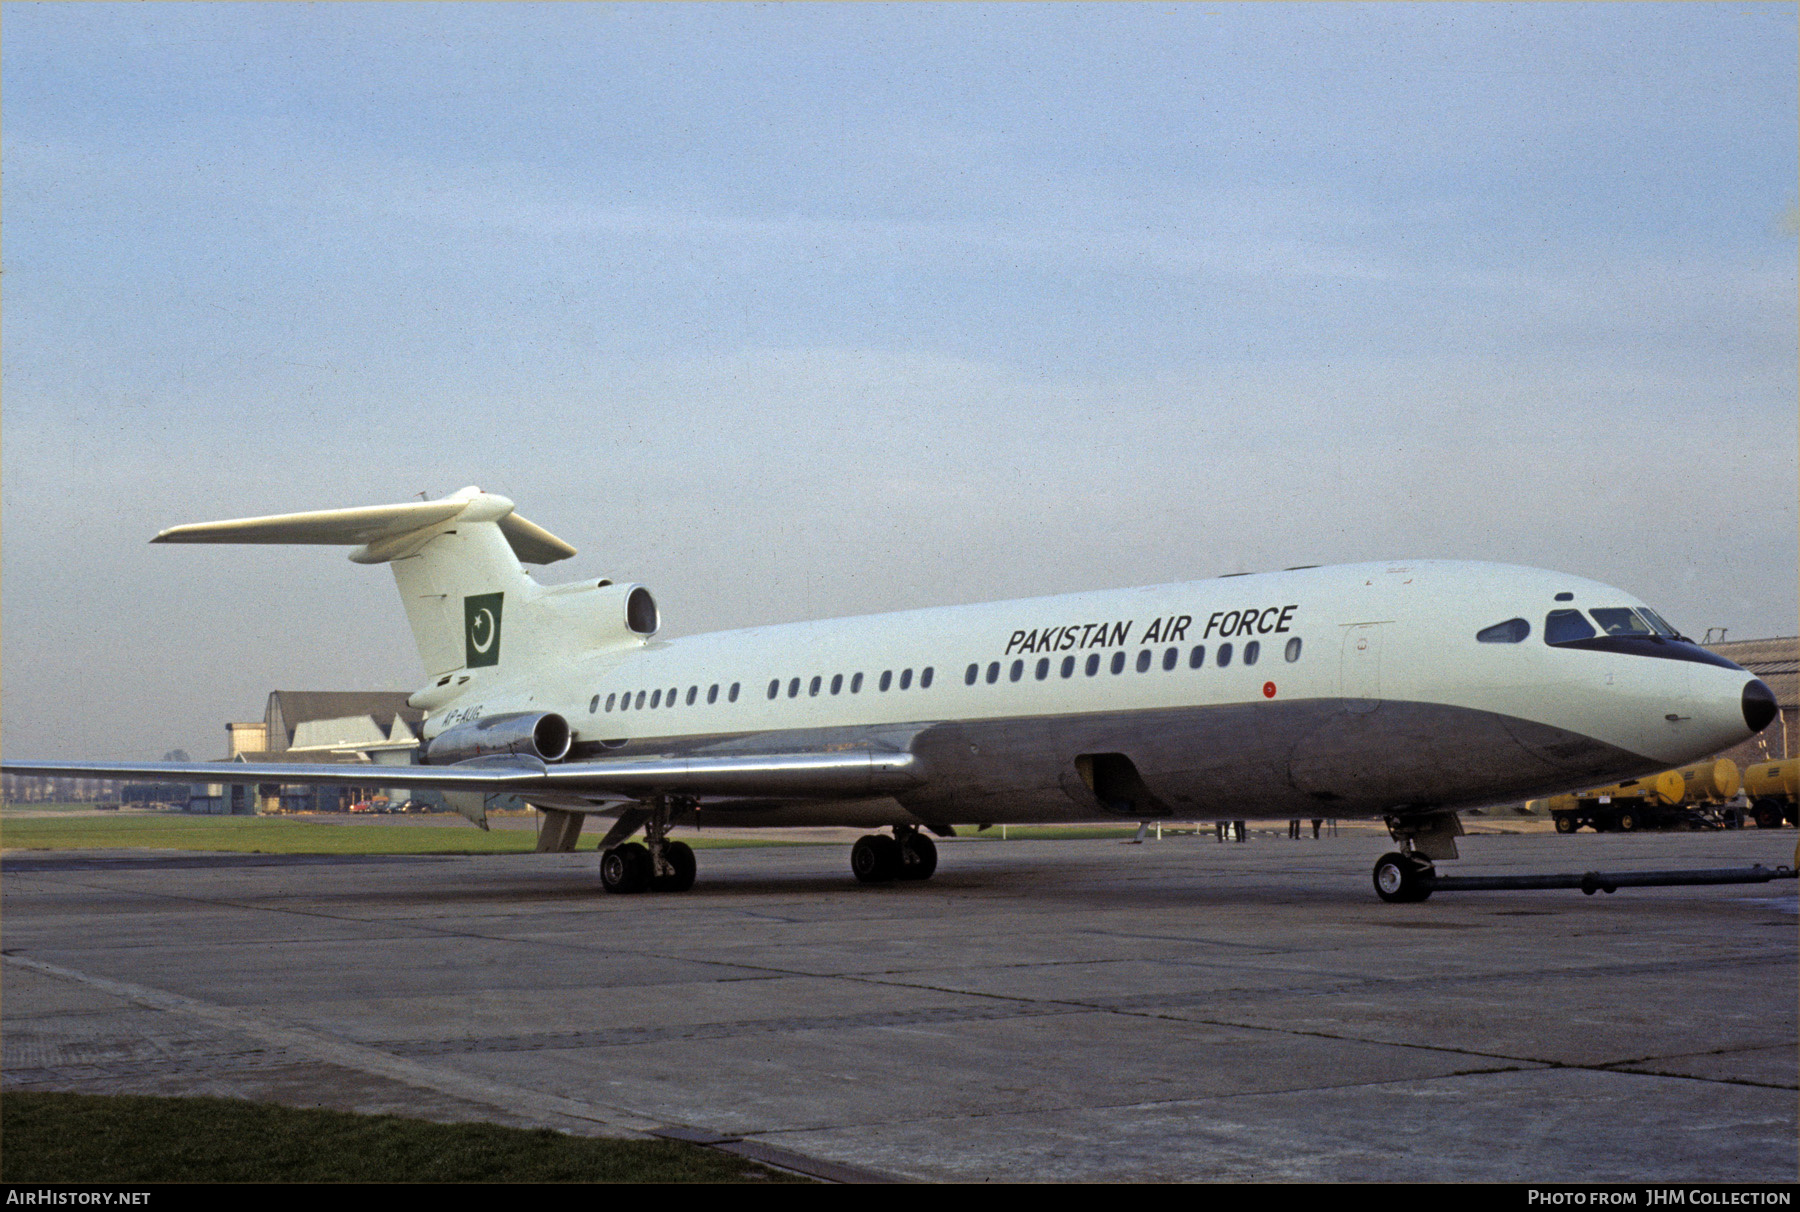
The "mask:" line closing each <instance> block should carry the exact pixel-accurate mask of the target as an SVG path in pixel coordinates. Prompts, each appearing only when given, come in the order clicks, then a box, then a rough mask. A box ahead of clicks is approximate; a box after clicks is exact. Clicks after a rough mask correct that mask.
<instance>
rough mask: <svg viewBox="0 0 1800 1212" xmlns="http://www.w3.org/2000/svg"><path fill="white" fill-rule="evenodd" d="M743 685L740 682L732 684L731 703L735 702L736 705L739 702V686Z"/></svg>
mask: <svg viewBox="0 0 1800 1212" xmlns="http://www.w3.org/2000/svg"><path fill="white" fill-rule="evenodd" d="M741 684H742V683H740V682H733V683H732V684H731V695H730V701H731V702H733V703H735V702H737V692H738V687H739V686H740V685H741Z"/></svg>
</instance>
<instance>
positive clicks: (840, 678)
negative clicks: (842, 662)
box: [831, 673, 844, 694]
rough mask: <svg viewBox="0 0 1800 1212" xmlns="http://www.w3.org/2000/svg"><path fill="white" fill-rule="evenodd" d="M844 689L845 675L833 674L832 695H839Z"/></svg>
mask: <svg viewBox="0 0 1800 1212" xmlns="http://www.w3.org/2000/svg"><path fill="white" fill-rule="evenodd" d="M843 688H844V675H843V674H841V673H834V674H832V675H831V693H833V694H837V693H838V692H839V691H841V690H843Z"/></svg>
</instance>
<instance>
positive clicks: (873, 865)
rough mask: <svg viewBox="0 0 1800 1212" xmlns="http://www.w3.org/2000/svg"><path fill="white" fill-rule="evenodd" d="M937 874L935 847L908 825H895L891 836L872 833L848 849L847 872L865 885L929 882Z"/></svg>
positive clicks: (934, 844) (928, 839)
mask: <svg viewBox="0 0 1800 1212" xmlns="http://www.w3.org/2000/svg"><path fill="white" fill-rule="evenodd" d="M936 870H937V843H936V842H934V841H932V840H931V839H930V838H928V837H926V836H925V835H924V834H923V833H920V832H919V831H918V830H917V829H916V828H914V827H913V826H911V825H895V826H894V836H893V837H888V836H886V835H885V834H880V833H871V834H869V835H867V836H866V837H861V838H858V839H857V841H856V845H854V846H852V847H850V872H851V874H852V875H854V876H856V878H857V880H858V881H859V882H861V883H864V884H885V883H888V882H889V881H891V880H928V879H930V878H931V873H932V872H934V871H936Z"/></svg>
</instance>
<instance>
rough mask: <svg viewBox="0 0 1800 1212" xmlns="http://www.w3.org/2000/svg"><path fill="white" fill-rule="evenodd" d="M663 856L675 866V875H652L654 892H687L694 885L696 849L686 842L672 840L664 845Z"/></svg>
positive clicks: (651, 883) (651, 886)
mask: <svg viewBox="0 0 1800 1212" xmlns="http://www.w3.org/2000/svg"><path fill="white" fill-rule="evenodd" d="M663 857H664V858H666V859H668V860H669V866H671V867H673V868H675V873H674V874H673V875H653V876H651V877H650V891H652V892H686V891H687V890H688V889H689V888H692V887H693V886H694V871H695V868H696V866H697V864H696V863H695V862H694V849H693V847H692V846H689V845H688V844H687V843H686V842H670V843H668V844H667V845H666V846H664V847H663Z"/></svg>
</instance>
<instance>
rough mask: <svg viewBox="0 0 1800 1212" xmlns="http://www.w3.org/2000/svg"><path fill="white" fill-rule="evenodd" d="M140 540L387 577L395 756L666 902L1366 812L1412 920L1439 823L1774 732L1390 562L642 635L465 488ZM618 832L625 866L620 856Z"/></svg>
mask: <svg viewBox="0 0 1800 1212" xmlns="http://www.w3.org/2000/svg"><path fill="white" fill-rule="evenodd" d="M155 541H156V542H159V543H335V544H346V545H350V544H354V545H356V550H355V551H353V552H352V553H351V555H350V558H351V559H352V560H354V561H356V562H358V563H363V564H383V563H385V564H389V565H391V566H392V568H393V572H394V580H395V582H396V583H397V584H398V586H399V589H400V597H401V601H402V602H403V603H404V604H405V607H406V615H407V619H408V621H409V622H410V623H411V624H412V631H413V636H414V638H415V639H416V640H417V642H418V647H419V656H420V657H421V659H422V660H423V662H424V665H425V669H426V672H427V674H428V681H427V683H426V685H425V686H424V688H423V689H421V690H419V691H418V692H417V693H416V694H414V695H413V696H412V698H411V699H410V702H411V703H412V704H413V706H415V707H417V708H420V709H422V710H424V711H425V712H426V713H427V718H426V723H425V728H424V738H425V739H424V744H423V749H422V754H421V763H420V765H419V766H417V767H412V768H409V769H408V770H407V772H406V775H405V779H406V783H407V785H408V786H411V787H418V788H435V789H439V790H441V791H443V792H444V793H445V795H446V797H447V798H448V799H449V800H450V801H451V803H452V805H453V806H455V807H456V808H457V809H458V811H460V812H462V813H463V814H464V815H465V816H468V817H469V818H470V819H471V820H473V821H474V822H475V823H477V824H479V825H482V826H483V827H485V826H486V817H485V807H484V805H485V798H484V797H486V796H488V795H492V794H495V793H511V794H513V795H517V796H520V797H522V798H523V799H524V800H526V801H527V802H529V803H531V804H533V805H534V806H536V807H537V808H538V809H540V810H541V811H542V812H543V813H544V816H545V823H544V825H543V827H542V829H541V831H540V847H541V848H544V849H565V850H566V849H570V848H572V847H573V846H574V844H575V839H576V837H577V835H578V833H579V832H580V829H581V825H582V822H583V821H584V820H585V819H586V817H587V816H589V815H595V814H598V815H601V816H603V817H609V818H612V819H613V824H612V825H611V828H610V829H609V831H608V832H607V834H606V835H605V837H604V838H603V839H602V840H601V842H600V850H601V858H600V876H601V882H602V883H603V884H604V886H605V887H606V888H607V889H608V890H610V891H613V892H636V891H641V890H644V889H656V890H666V891H680V890H683V889H686V888H688V887H689V886H690V885H691V884H692V883H693V879H694V854H693V851H692V849H691V848H690V847H688V846H687V845H685V844H683V843H681V842H679V841H676V840H673V839H672V838H671V837H670V836H669V835H670V830H671V829H674V828H678V827H692V826H698V825H702V824H714V823H716V824H717V825H720V826H730V827H734V828H741V827H745V826H779V825H850V826H859V827H864V828H868V829H870V830H877V829H887V830H891V833H871V834H870V835H869V836H866V837H864V838H862V839H861V840H860V841H858V842H857V843H856V845H855V846H854V847H853V848H852V850H851V854H850V866H851V870H852V872H853V873H854V874H855V876H856V878H857V879H859V880H862V881H865V882H871V883H875V882H882V881H887V880H894V879H900V880H906V879H924V878H926V877H928V876H930V875H931V873H932V871H933V869H934V868H935V867H936V864H937V852H936V847H935V846H934V844H933V843H932V841H931V838H930V836H929V835H930V834H937V835H938V836H940V837H948V836H952V834H953V831H954V828H955V827H956V826H976V827H978V828H985V827H987V826H989V825H994V824H1001V823H1024V822H1036V823H1045V822H1076V821H1096V820H1113V821H1120V820H1123V821H1131V822H1143V821H1151V820H1155V819H1158V818H1170V817H1173V818H1180V819H1201V820H1213V819H1218V818H1221V817H1242V816H1246V815H1251V814H1257V815H1267V816H1275V817H1288V818H1292V817H1302V816H1332V817H1340V818H1349V817H1370V818H1383V819H1385V820H1386V822H1387V824H1388V827H1389V829H1390V830H1391V832H1392V834H1393V836H1394V838H1395V839H1396V841H1397V842H1398V845H1399V849H1398V851H1397V852H1395V853H1392V854H1388V855H1385V856H1383V858H1382V859H1381V861H1380V862H1379V863H1378V864H1377V866H1376V869H1375V885H1376V890H1377V891H1378V892H1379V893H1380V895H1381V896H1382V897H1383V898H1385V899H1387V900H1416V899H1421V898H1422V897H1423V896H1425V895H1428V894H1429V892H1430V888H1431V885H1430V881H1431V879H1432V878H1435V877H1434V873H1433V871H1432V867H1431V863H1432V860H1434V859H1449V858H1454V857H1456V842H1455V839H1456V837H1458V836H1459V835H1460V834H1461V833H1462V829H1461V826H1460V825H1459V823H1458V818H1457V815H1456V811H1457V809H1459V808H1468V807H1473V806H1476V805H1482V804H1492V803H1497V802H1502V801H1508V800H1511V801H1517V800H1521V799H1524V798H1525V797H1528V796H1541V795H1548V794H1551V793H1553V792H1558V791H1565V790H1568V789H1570V788H1573V787H1590V786H1593V785H1594V784H1596V783H1602V782H1606V781H1608V780H1613V779H1623V778H1630V777H1632V776H1635V775H1643V774H1649V773H1651V772H1653V771H1657V770H1665V769H1667V768H1669V767H1671V766H1676V765H1680V764H1681V763H1683V762H1687V761H1691V760H1693V759H1695V758H1699V757H1703V756H1705V755H1707V754H1710V753H1714V752H1716V751H1718V750H1720V749H1723V748H1725V747H1726V746H1728V745H1732V744H1735V743H1736V742H1738V741H1740V740H1743V739H1744V738H1745V737H1747V736H1750V735H1751V734H1753V733H1755V732H1758V731H1760V730H1761V729H1762V728H1763V727H1764V726H1765V725H1767V724H1768V723H1769V721H1770V720H1771V719H1772V718H1773V717H1774V716H1775V714H1776V706H1775V699H1774V696H1773V695H1772V694H1771V693H1770V691H1769V688H1768V687H1767V686H1765V685H1764V684H1763V683H1762V682H1760V681H1757V680H1756V679H1755V678H1753V677H1751V676H1750V675H1749V674H1748V673H1746V672H1745V671H1744V670H1743V669H1741V668H1739V667H1738V666H1736V665H1734V664H1732V663H1731V662H1730V661H1727V660H1724V659H1723V658H1721V657H1718V656H1715V655H1714V654H1712V653H1710V652H1708V651H1706V650H1705V649H1703V648H1701V647H1699V646H1698V645H1696V644H1694V643H1693V642H1692V641H1691V640H1688V639H1687V638H1685V637H1683V636H1682V635H1681V634H1679V633H1678V632H1677V631H1676V630H1675V629H1674V628H1672V627H1670V626H1669V625H1668V624H1667V623H1666V622H1664V621H1663V619H1662V618H1661V617H1659V616H1658V615H1657V614H1656V612H1655V611H1653V610H1650V609H1649V608H1648V607H1646V606H1644V605H1643V604H1642V603H1640V602H1638V601H1636V600H1634V599H1633V598H1632V596H1631V595H1630V594H1627V593H1625V592H1623V591H1621V590H1618V589H1614V588H1612V587H1610V586H1607V585H1602V584H1599V583H1597V582H1595V581H1590V580H1584V579H1582V578H1580V577H1573V576H1566V575H1564V574H1562V573H1558V572H1546V571H1541V570H1538V569H1532V568H1519V567H1510V566H1506V565H1498V564H1478V563H1463V562H1454V561H1437V560H1417V561H1400V562H1394V563H1375V564H1352V565H1344V566H1338V567H1309V568H1294V569H1288V570H1286V571H1284V572H1272V573H1258V574H1250V575H1242V576H1234V577H1221V578H1217V579H1213V580H1204V581H1188V582H1183V583H1180V584H1170V585H1157V586H1151V587H1148V588H1141V589H1120V590H1111V591H1105V592H1096V593H1078V594H1068V595H1065V596H1061V597H1046V598H1033V599H1027V600H1023V601H1014V602H995V603H990V604H986V605H975V606H950V607H941V608H937V609H928V610H911V611H904V612H900V613H895V614H883V615H870V616H865V617H860V618H847V619H829V620H823V621H818V622H806V623H788V624H783V625H780V626H771V627H757V628H751V629H750V630H747V631H729V632H720V633H715V634H711V635H697V636H691V637H688V638H684V639H678V640H658V639H657V638H656V634H657V631H658V628H659V624H660V616H659V613H658V610H657V605H656V602H655V600H654V598H652V596H651V594H650V591H649V590H648V589H646V588H645V587H644V586H642V585H636V584H615V583H613V582H612V581H610V580H587V581H580V582H576V583H573V584H566V585H555V586H544V585H540V584H538V583H537V582H536V581H534V580H533V579H532V578H531V577H530V576H528V575H527V574H526V572H525V570H524V568H523V567H522V566H521V562H523V563H532V564H547V563H552V562H554V561H557V560H562V559H566V558H567V557H569V556H572V555H574V554H575V549H574V548H572V547H570V546H569V545H568V544H567V543H565V542H563V541H562V540H561V539H558V538H557V537H555V536H554V535H552V534H550V533H549V532H548V531H546V530H544V529H543V528H541V527H539V526H535V525H533V524H532V523H530V522H528V521H526V520H525V519H524V518H522V517H520V516H519V515H518V514H517V513H515V512H514V511H513V503H512V502H511V501H509V500H507V499H506V498H505V497H500V496H495V495H493V494H490V493H484V492H482V491H480V490H479V489H476V488H466V489H463V490H462V491H461V492H457V493H455V494H452V495H451V496H448V497H445V498H442V499H439V500H434V501H421V502H412V503H408V504H403V505H381V506H373V507H370V508H363V509H338V510H326V511H321V512H316V513H299V514H285V515H281V516H276V517H263V518H244V519H239V520H235V521H227V522H207V523H201V524H198V525H192V526H178V527H175V528H174V529H171V530H165V531H163V532H162V533H161V534H159V535H157V536H156V539H155ZM6 769H8V770H12V771H15V772H19V773H36V774H71V775H112V776H126V777H155V778H164V779H166V778H171V777H173V778H191V779H196V780H204V781H206V782H214V783H216V782H238V783H261V784H268V783H282V782H290V783H342V784H357V785H361V784H366V783H367V782H368V778H369V775H368V771H367V768H366V767H362V768H357V767H341V768H335V767H329V766H327V767H320V766H316V765H306V766H297V765H279V764H258V763H239V764H224V765H221V764H217V763H192V764H168V763H150V764H141V765H130V766H127V765H118V764H93V763H88V764H81V765H70V764H67V763H51V762H8V763H6ZM639 830H642V831H643V833H644V837H645V841H644V842H643V843H638V842H632V841H628V840H627V839H629V838H631V837H632V836H633V835H634V834H636V833H637V832H638V831H639Z"/></svg>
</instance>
